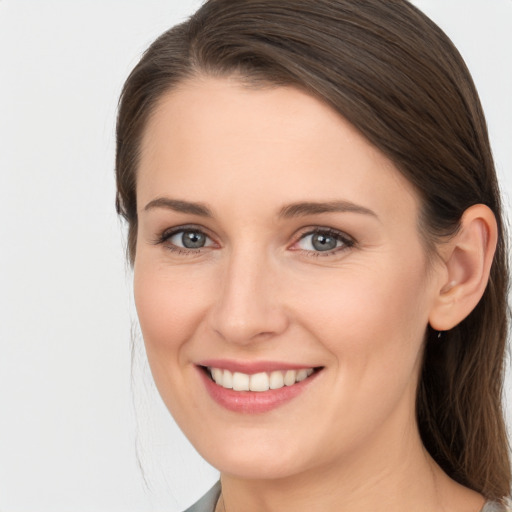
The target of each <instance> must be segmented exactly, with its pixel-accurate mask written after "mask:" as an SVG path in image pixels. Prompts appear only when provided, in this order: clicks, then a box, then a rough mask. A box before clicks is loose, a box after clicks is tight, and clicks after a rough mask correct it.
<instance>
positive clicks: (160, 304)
mask: <svg viewBox="0 0 512 512" xmlns="http://www.w3.org/2000/svg"><path fill="white" fill-rule="evenodd" d="M200 283H201V281H200V280H199V281H198V280H196V279H193V278H192V276H187V275H186V273H180V272H172V273H171V272H168V271H167V272H166V271H165V268H162V267H161V266H159V265H158V263H155V262H149V261H148V262H145V261H144V259H143V258H141V259H139V260H138V261H137V260H136V262H135V266H134V297H135V305H136V308H137V315H138V317H139V323H140V326H141V330H142V334H143V338H144V343H145V345H146V350H147V353H148V358H149V360H150V364H151V365H152V368H153V367H154V364H153V363H157V362H158V358H159V357H160V356H165V361H167V359H168V358H169V357H172V358H173V359H176V360H178V358H179V355H180V352H179V351H180V348H181V347H182V346H183V345H184V344H185V343H186V341H187V340H188V339H190V338H191V336H192V335H193V332H194V330H195V329H196V327H197V325H198V324H199V321H200V320H199V319H200V318H201V316H202V313H203V312H204V311H205V309H206V297H207V293H205V290H204V289H203V288H204V286H201V285H200ZM203 283H204V281H203Z"/></svg>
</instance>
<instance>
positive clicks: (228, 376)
mask: <svg viewBox="0 0 512 512" xmlns="http://www.w3.org/2000/svg"><path fill="white" fill-rule="evenodd" d="M219 384H220V385H221V386H222V387H224V388H227V389H231V388H232V387H233V374H232V373H231V372H230V371H229V370H224V372H223V373H222V382H219Z"/></svg>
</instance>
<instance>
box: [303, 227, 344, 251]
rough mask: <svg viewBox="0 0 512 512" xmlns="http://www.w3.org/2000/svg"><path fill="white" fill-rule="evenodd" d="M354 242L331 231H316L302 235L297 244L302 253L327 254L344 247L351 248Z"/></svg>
mask: <svg viewBox="0 0 512 512" xmlns="http://www.w3.org/2000/svg"><path fill="white" fill-rule="evenodd" d="M353 245H354V242H353V241H352V240H350V239H349V238H348V237H347V236H343V235H342V234H341V233H339V232H338V231H334V230H331V229H326V230H320V229H319V230H316V231H313V232H310V233H306V234H305V235H303V236H302V237H301V238H300V240H299V241H298V242H297V246H298V248H299V249H302V250H303V251H313V252H317V253H319V252H325V253H329V252H332V251H336V249H342V248H346V247H352V246H353Z"/></svg>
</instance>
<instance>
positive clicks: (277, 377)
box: [269, 371, 284, 389]
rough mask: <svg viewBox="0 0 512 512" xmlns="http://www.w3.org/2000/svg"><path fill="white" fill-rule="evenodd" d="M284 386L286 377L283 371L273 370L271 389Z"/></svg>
mask: <svg viewBox="0 0 512 512" xmlns="http://www.w3.org/2000/svg"><path fill="white" fill-rule="evenodd" d="M283 386H284V377H283V373H282V372H279V371H277V372H272V373H271V374H270V385H269V387H270V389H279V388H282V387H283Z"/></svg>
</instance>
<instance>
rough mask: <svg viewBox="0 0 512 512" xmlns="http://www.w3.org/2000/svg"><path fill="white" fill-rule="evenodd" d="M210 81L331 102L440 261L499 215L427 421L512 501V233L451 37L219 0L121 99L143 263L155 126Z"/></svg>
mask: <svg viewBox="0 0 512 512" xmlns="http://www.w3.org/2000/svg"><path fill="white" fill-rule="evenodd" d="M204 75H206V76H208V75H209V76H233V75H234V76H236V77H238V78H239V79H240V80H241V81H242V82H243V83H248V84H249V85H251V84H252V85H259V84H261V85H285V84H286V85H294V86H297V87H300V88H301V89H303V90H305V91H307V92H309V93H310V94H312V95H314V96H316V97H318V98H320V99H322V100H323V101H325V102H326V103H328V104H329V105H330V106H331V107H332V108H333V109H335V110H336V111H337V112H339V113H340V115H342V116H343V117H344V118H346V119H347V120H348V121H349V122H351V123H352V124H353V125H354V126H355V127H356V128H357V129H358V130H359V131H360V132H361V133H362V134H363V135H364V136H365V137H366V138H367V139H368V140H369V141H370V142H371V143H372V144H373V145H375V146H376V147H377V148H378V149H379V150H380V151H382V152H383V153H384V154H385V155H386V156H388V157H389V158H390V159H391V160H392V161H393V162H394V164H395V165H396V167H397V168H398V170H399V171H400V172H401V173H402V174H403V175H404V176H405V177H406V178H407V179H408V180H409V182H410V183H412V184H413V186H414V187H415V188H416V190H417V191H418V194H419V196H420V198H421V200H422V211H421V219H420V224H421V225H420V229H421V232H422V234H423V237H424V239H425V242H426V247H427V248H428V250H429V251H430V252H431V253H433V252H434V251H435V243H436V242H438V241H440V240H442V239H443V237H448V236H450V235H451V234H453V233H455V232H456V231H457V229H458V227H459V222H460V219H461V217H462V214H463V213H464V211H465V210H466V209H467V208H469V207H470V206H472V205H475V204H479V203H483V204H486V205H487V206H489V207H490V208H491V209H492V211H493V212H494V214H495V216H496V219H497V222H498V230H499V242H498V247H497V251H496V255H495V259H494V262H493V266H492V269H491V276H490V280H489V284H488V286H487V289H486V291H485V294H484V296H483V298H482V300H481V301H480V303H479V304H478V306H477V307H476V309H475V310H474V311H473V312H472V313H471V314H470V315H469V317H468V318H466V319H465V320H464V321H463V322H462V323H460V324H459V325H458V326H457V327H455V328H454V329H452V330H451V331H449V332H446V333H445V334H444V335H443V338H442V339H441V340H437V336H436V335H435V333H433V332H430V331H429V332H428V333H427V340H426V345H425V354H424V364H423V370H422V374H421V378H420V383H419V387H418V393H417V419H418V424H419V428H420V433H421V435H422V439H423V442H424V444H425V446H426V448H427V449H428V450H429V452H430V453H431V455H432V456H433V457H434V459H435V460H436V461H437V462H438V463H439V465H440V466H441V467H442V468H443V469H444V470H445V471H446V473H448V474H449V475H450V476H451V477H452V478H454V479H455V480H457V481H458V482H460V483H462V484H463V485H466V486H468V487H470V488H472V489H474V490H476V491H478V492H480V493H482V494H483V495H485V496H486V497H488V498H493V499H496V498H501V497H503V496H506V495H508V494H509V493H510V488H511V469H510V459H509V446H508V442H507V437H506V428H505V423H504V419H503V411H502V391H503V389H502V387H503V374H504V360H505V349H506V337H507V321H508V308H507V291H508V276H509V272H508V266H507V250H506V237H505V233H504V223H503V220H502V219H503V217H502V210H501V203H500V195H499V189H498V184H497V180H496V173H495V170H494V164H493V159H492V155H491V149H490V144H489V140H488V134H487V128H486V123H485V119H484V115H483V112H482V108H481V105H480V101H479V98H478V94H477V92H476V89H475V87H474V85H473V82H472V79H471V76H470V74H469V71H468V70H467V68H466V66H465V64H464V61H463V59H462V57H461V56H460V54H459V53H458V51H457V50H456V48H455V47H454V46H453V44H452V43H451V41H450V40H449V38H448V37H447V36H446V35H445V34H444V33H443V32H442V31H441V29H439V28H438V27H437V26H436V25H435V24H434V23H433V22H432V21H430V20H429V19H428V18H427V17H426V16H425V15H424V14H422V13H421V12H420V11H419V10H418V9H417V8H415V7H414V6H412V5H411V4H410V3H409V2H407V1H406V0H387V1H385V2H383V1H382V0H365V1H361V0H210V1H207V2H206V3H205V4H204V5H203V6H202V7H201V8H200V9H199V10H198V11H197V12H196V13H195V14H194V15H193V16H192V17H191V18H190V19H189V20H188V21H187V22H185V23H182V24H180V25H177V26H176V27H174V28H172V29H170V30H169V31H167V32H165V33H164V34H163V35H162V36H160V37H159V38H158V39H157V40H156V41H155V42H154V43H153V44H152V45H151V46H150V48H149V49H148V50H147V51H146V52H145V54H144V55H143V57H142V59H141V61H140V62H139V63H138V64H137V66H136V67H135V69H134V70H133V71H132V73H131V74H130V76H129V78H128V80H127V81H126V84H125V86H124V89H123V92H122V96H121V101H120V106H119V116H118V124H117V154H116V176H117V198H116V206H117V210H118V212H119V213H120V214H121V215H122V216H123V217H124V218H125V219H126V220H127V221H128V255H129V258H130V261H131V262H132V263H133V261H134V259H135V257H136V254H135V247H136V237H137V201H136V191H135V188H136V181H137V165H138V160H139V151H140V143H141V138H142V135H143V132H144V128H145V126H146V124H147V121H148V118H149V117H150V116H151V113H152V112H153V110H154V109H155V107H156V106H157V105H158V102H159V100H160V99H161V97H162V95H163V94H164V93H166V92H167V91H169V90H171V89H173V88H174V87H176V86H177V85H178V84H180V83H181V82H183V81H185V80H187V79H189V78H193V77H196V76H204Z"/></svg>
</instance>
